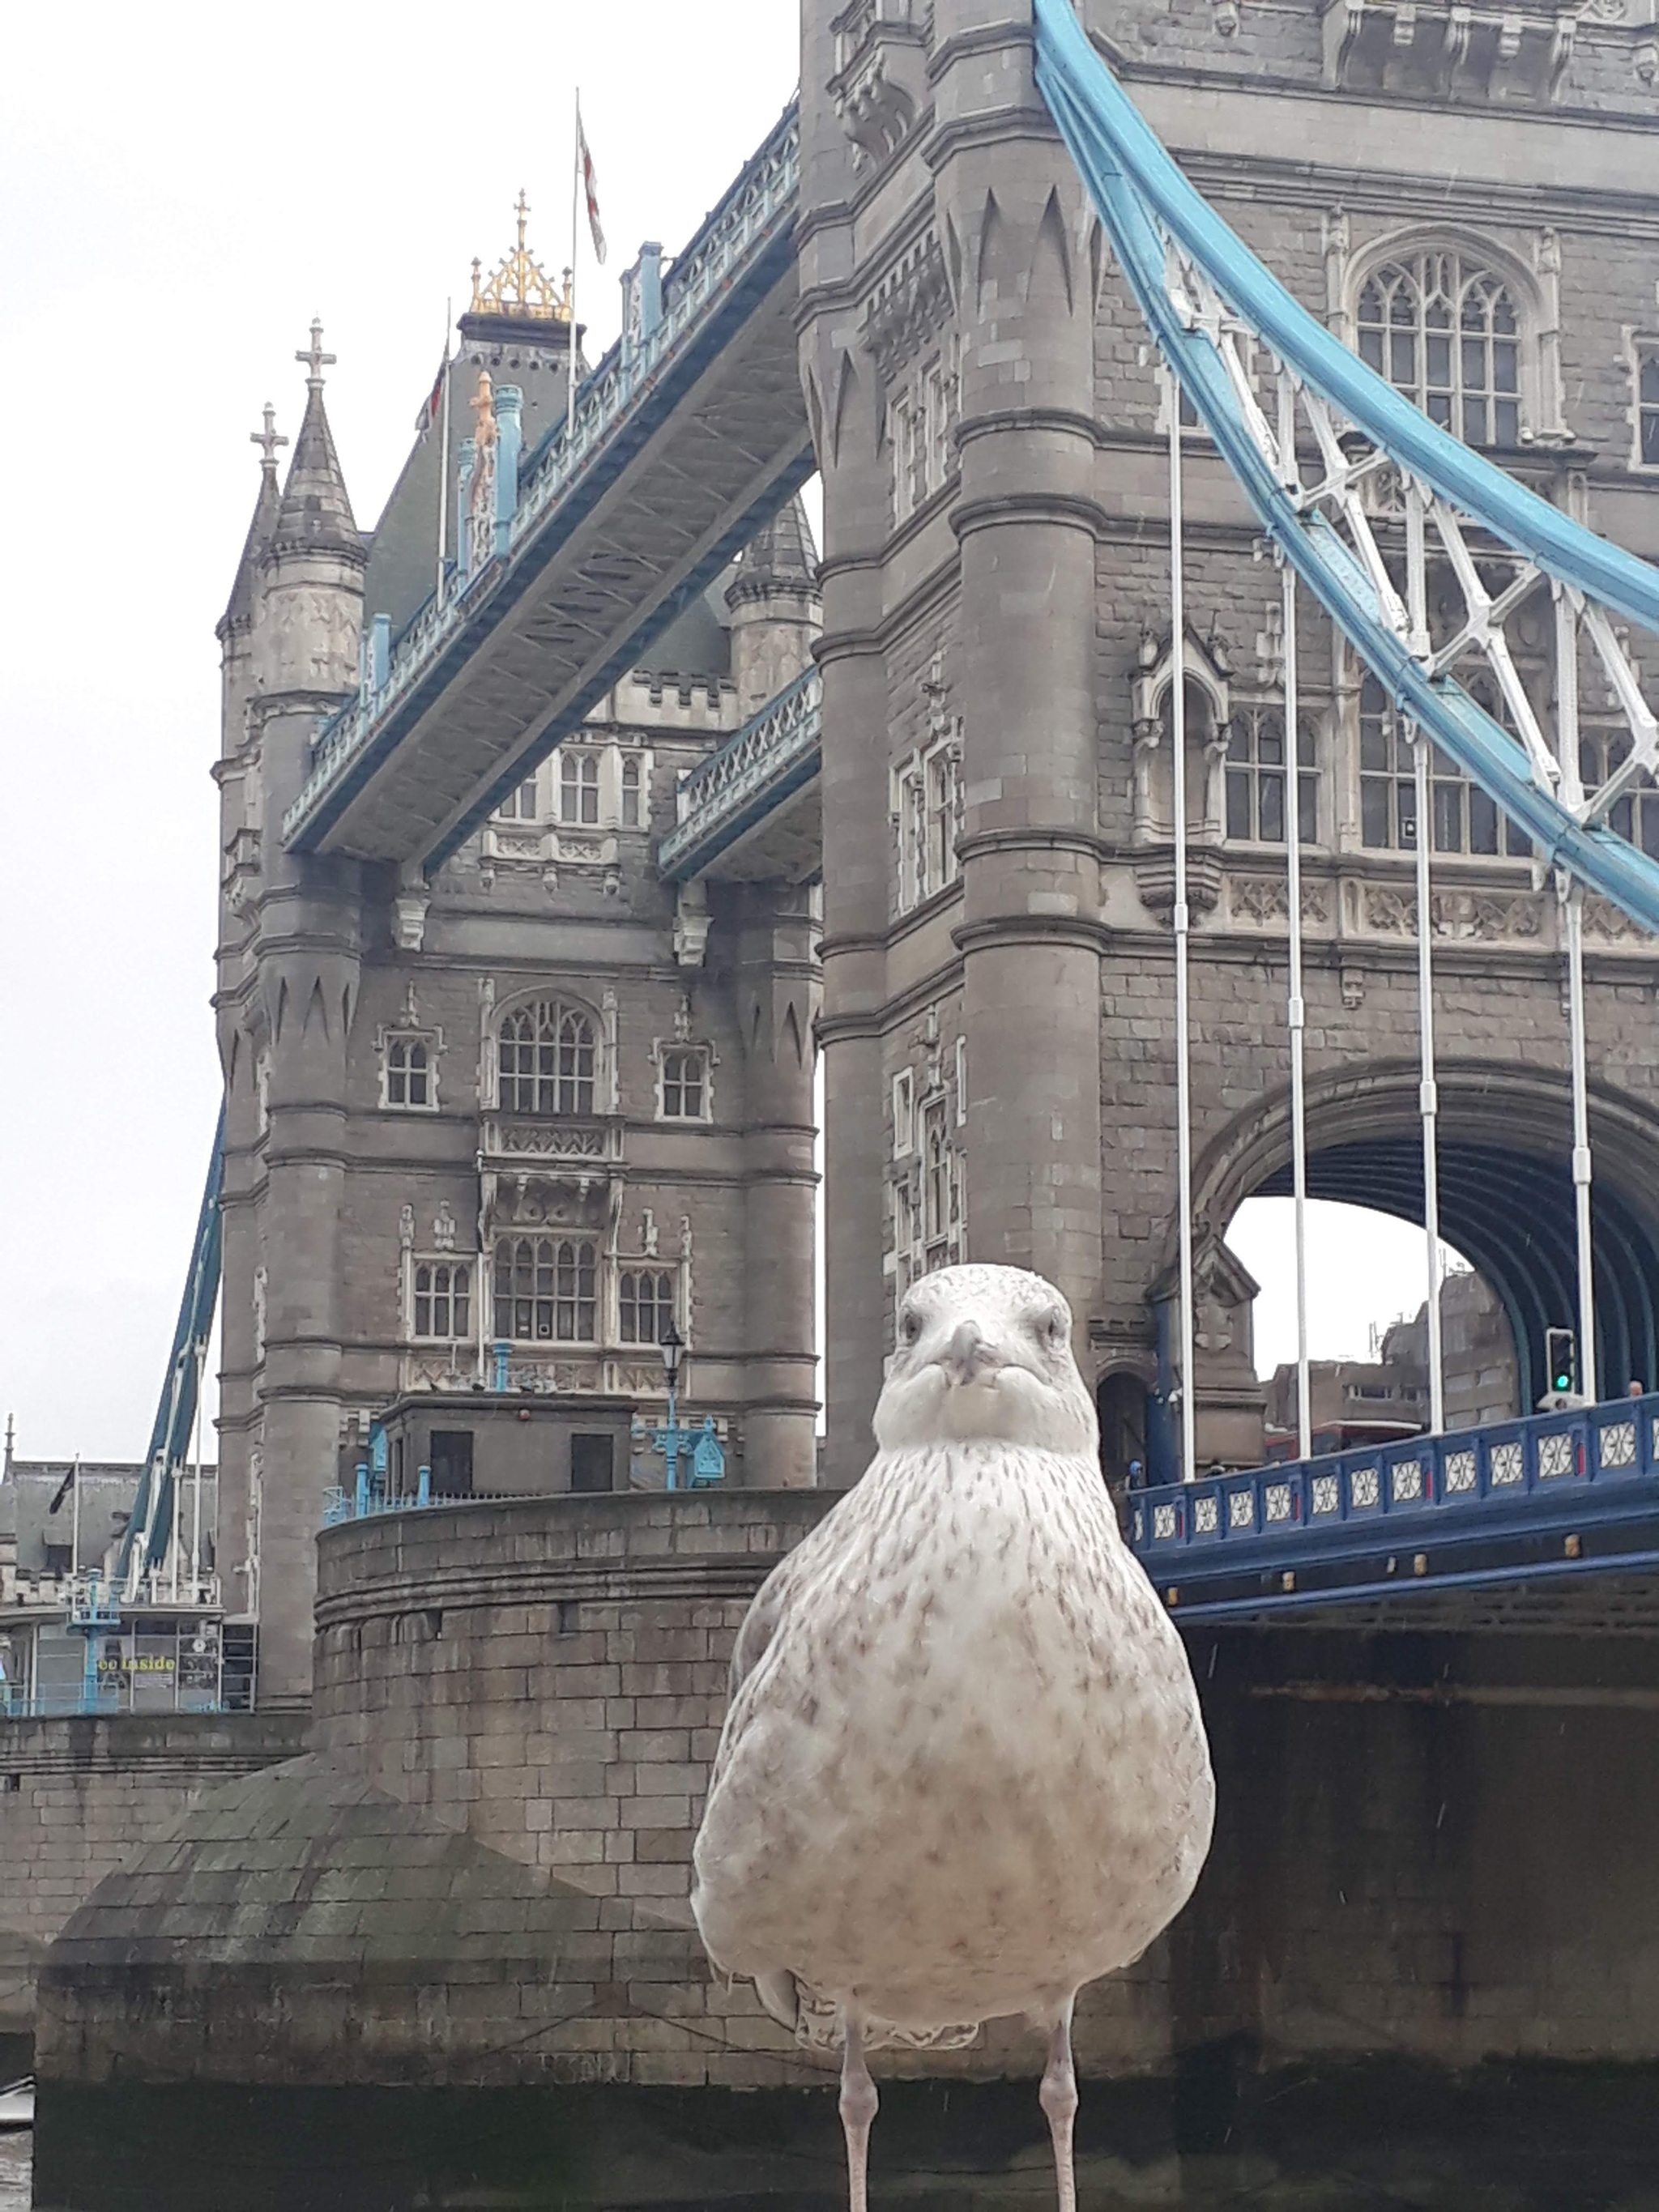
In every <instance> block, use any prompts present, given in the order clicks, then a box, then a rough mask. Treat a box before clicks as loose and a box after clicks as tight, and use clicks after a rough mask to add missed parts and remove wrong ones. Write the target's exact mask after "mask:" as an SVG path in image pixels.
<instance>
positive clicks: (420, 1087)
mask: <svg viewBox="0 0 1659 2212" xmlns="http://www.w3.org/2000/svg"><path fill="white" fill-rule="evenodd" d="M433 1103H435V1101H434V1098H433V1095H432V1056H431V1047H430V1046H429V1045H428V1042H427V1040H426V1039H425V1038H424V1037H423V1036H389V1037H388V1038H387V1039H386V1104H387V1105H388V1106H400V1107H402V1108H404V1109H405V1110H407V1109H423V1108H426V1107H429V1106H431V1105H432V1104H433Z"/></svg>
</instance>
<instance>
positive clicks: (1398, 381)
mask: <svg viewBox="0 0 1659 2212" xmlns="http://www.w3.org/2000/svg"><path fill="white" fill-rule="evenodd" d="M1357 321H1358V336H1359V354H1360V358H1361V359H1362V360H1363V361H1364V362H1365V363H1366V365H1367V367H1368V368H1374V369H1375V370H1376V373H1377V374H1378V375H1379V376H1385V377H1387V379H1388V380H1389V383H1390V384H1392V385H1393V386H1394V387H1395V390H1396V391H1397V392H1403V393H1404V394H1405V396H1406V398H1407V399H1410V400H1412V401H1413V402H1414V403H1415V404H1417V405H1418V406H1419V407H1420V408H1421V409H1422V410H1423V412H1424V413H1425V415H1426V416H1428V418H1429V420H1430V421H1431V422H1438V423H1439V424H1440V426H1441V428H1443V429H1446V430H1449V431H1450V432H1451V433H1452V435H1453V436H1454V437H1458V438H1462V440H1463V441H1464V443H1465V444H1466V445H1470V446H1515V445H1518V444H1519V443H1520V438H1521V346H1522V322H1521V314H1520V311H1519V309H1518V307H1516V301H1515V299H1514V296H1513V295H1512V294H1511V293H1510V289H1509V287H1508V286H1507V284H1506V283H1504V279H1503V278H1502V277H1501V276H1498V275H1497V274H1495V272H1494V271H1493V270H1490V269H1483V268H1481V267H1480V265H1479V264H1478V263H1476V262H1473V261H1466V260H1465V259H1464V258H1463V256H1462V254H1461V253H1459V252H1455V251H1454V250H1452V249H1450V248H1440V247H1431V248H1428V249H1426V250H1425V251H1423V252H1418V253H1412V254H1406V255H1402V256H1401V258H1399V259H1398V260H1395V261H1388V262H1385V263H1383V264H1382V266H1381V267H1379V268H1376V269H1374V270H1372V271H1371V273H1370V276H1368V277H1367V278H1366V279H1365V281H1364V284H1363V285H1362V286H1361V287H1360V290H1359V309H1358V318H1357Z"/></svg>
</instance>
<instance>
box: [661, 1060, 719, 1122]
mask: <svg viewBox="0 0 1659 2212" xmlns="http://www.w3.org/2000/svg"><path fill="white" fill-rule="evenodd" d="M662 1118H663V1120H664V1121H706V1120H707V1119H708V1054H707V1053H706V1052H705V1051H704V1050H703V1048H702V1046H701V1045H690V1046H687V1047H685V1048H682V1049H679V1050H677V1051H673V1052H665V1053H664V1054H663V1056H662Z"/></svg>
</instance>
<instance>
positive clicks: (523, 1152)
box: [489, 1121, 607, 1160]
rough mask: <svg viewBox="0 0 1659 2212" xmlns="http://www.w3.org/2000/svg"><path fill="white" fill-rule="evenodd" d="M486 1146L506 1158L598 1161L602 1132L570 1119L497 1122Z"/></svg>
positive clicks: (601, 1155)
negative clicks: (491, 1140) (491, 1138)
mask: <svg viewBox="0 0 1659 2212" xmlns="http://www.w3.org/2000/svg"><path fill="white" fill-rule="evenodd" d="M490 1133H491V1135H492V1136H493V1138H494V1140H495V1141H494V1142H493V1144H492V1145H491V1146H490V1147H489V1149H490V1150H491V1151H492V1152H496V1153H498V1154H501V1155H503V1156H505V1157H507V1158H514V1157H523V1158H531V1159H562V1160H602V1159H603V1158H605V1152H606V1150H607V1147H606V1144H605V1131H604V1130H603V1129H599V1128H592V1127H586V1126H585V1125H583V1124H582V1123H580V1122H573V1121H497V1122H495V1123H493V1124H492V1125H491V1131H490Z"/></svg>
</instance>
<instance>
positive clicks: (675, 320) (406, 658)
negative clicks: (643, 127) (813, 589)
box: [283, 101, 800, 843]
mask: <svg viewBox="0 0 1659 2212" xmlns="http://www.w3.org/2000/svg"><path fill="white" fill-rule="evenodd" d="M799 187H800V111H799V103H798V102H796V101H792V102H791V103H790V105H789V106H788V107H787V109H786V110H785V112H784V114H783V116H782V118H781V120H780V122H779V123H778V125H776V127H775V130H774V131H772V132H771V134H770V136H769V137H768V138H767V139H766V141H765V142H764V143H763V145H762V146H761V147H760V149H759V150H758V151H757V153H756V154H755V155H753V156H752V157H751V159H750V161H748V162H747V163H745V165H744V170H743V173H742V174H741V175H740V176H739V177H738V179H737V182H736V183H735V184H734V185H732V189H731V190H730V191H728V192H727V193H726V197H725V198H724V199H723V200H722V201H721V202H720V205H719V206H718V207H717V208H715V209H714V211H713V213H712V214H711V215H710V216H709V217H708V221H707V222H705V223H704V224H703V227H702V229H701V230H700V231H699V232H698V234H696V237H695V238H693V239H692V240H691V241H690V244H689V245H688V246H687V247H686V248H685V250H684V252H683V253H681V254H680V255H679V256H678V258H677V259H676V260H675V261H674V263H673V264H672V265H671V268H670V269H669V270H668V272H667V274H666V275H665V277H664V279H663V301H662V319H661V321H660V322H659V324H658V325H657V327H656V328H655V330H653V331H652V332H651V333H650V334H649V336H648V337H645V338H644V339H643V340H635V342H634V343H633V344H632V346H631V347H630V348H629V351H628V353H627V354H626V355H624V353H623V349H622V347H621V344H620V343H618V344H617V345H614V346H612V347H611V350H610V351H609V352H608V353H607V354H606V355H605V357H604V359H603V360H602V361H601V362H599V366H598V368H595V369H594V370H593V371H592V374H590V375H589V376H587V377H586V379H585V380H584V381H583V383H582V386H581V389H580V392H578V394H577V398H576V420H575V427H574V435H570V434H568V433H567V430H566V428H565V426H564V425H563V424H561V425H560V426H559V428H557V430H556V431H555V432H554V433H553V435H551V437H550V439H549V440H548V441H545V442H544V444H543V445H542V446H541V447H538V450H537V451H536V453H532V455H531V456H530V459H529V460H528V462H527V463H526V466H525V468H524V471H523V472H522V474H521V476H520V483H519V486H518V501H517V507H516V509H515V511H514V513H513V517H512V520H511V523H510V524H509V526H508V528H507V550H506V552H505V554H504V555H498V556H496V557H495V559H493V560H490V561H488V562H484V563H483V565H482V566H481V567H480V568H477V569H476V570H475V571H474V572H473V573H472V574H471V575H469V576H468V577H466V579H465V581H464V582H463V583H461V584H460V585H459V588H457V589H455V590H453V592H450V593H448V594H447V596H445V597H444V598H442V599H438V598H437V597H435V598H433V599H429V600H428V602H427V603H426V605H424V606H423V607H422V609H421V610H420V611H419V612H418V613H417V614H416V616H415V617H414V618H413V619H412V620H411V621H410V623H409V624H408V625H407V627H406V628H405V629H404V630H403V632H402V633H401V635H399V637H398V640H397V641H396V642H395V644H394V647H393V649H392V653H391V656H390V661H389V665H388V666H387V669H386V678H385V681H384V683H383V684H381V685H380V688H379V689H378V690H375V691H374V692H373V693H372V694H371V695H370V696H368V697H367V698H363V699H360V700H359V701H357V702H356V704H354V705H353V706H350V707H349V708H345V709H343V711H342V712H341V713H340V714H337V716H336V717H335V718H334V720H332V721H331V722H330V723H329V724H328V725H327V726H325V729H324V731H323V732H322V734H321V736H320V737H319V740H318V742H317V744H316V747H315V749H314V750H313V756H312V766H311V773H310V775H308V776H307V780H306V781H305V784H304V786H303V787H301V792H300V795H299V797H298V798H297V799H295V802H294V804H293V805H292V806H290V807H289V810H288V811H287V813H286V814H285V815H284V816H283V842H284V843H291V842H293V841H294V840H295V838H296V837H297V836H300V835H301V832H302V831H303V830H304V829H305V828H306V825H307V822H308V821H309V819H310V817H311V816H312V815H313V813H314V812H315V811H316V810H317V807H318V805H319V801H320V800H321V799H322V798H323V796H324V794H325V793H326V792H328V791H329V790H330V789H331V787H332V786H333V785H334V784H336V783H337V781H338V780H339V779H340V777H341V776H342V775H343V774H344V773H345V771H346V770H347V769H348V768H349V766H350V765H351V763H353V762H354V761H355V760H356V758H357V757H358V755H359V754H360V753H362V751H363V750H364V749H365V748H366V747H367V746H368V744H369V743H370V741H371V739H372V738H373V737H374V733H375V732H376V731H377V730H378V729H379V728H380V726H381V724H382V723H383V722H384V721H385V720H386V716H387V715H388V714H390V713H391V712H392V709H393V708H395V707H396V706H397V705H398V702H400V701H401V700H402V699H403V698H404V696H406V694H407V693H408V692H409V691H410V690H411V689H412V688H413V686H414V685H415V684H416V683H418V682H419V680H420V679H421V678H422V676H424V675H425V674H426V672H427V671H428V669H429V668H430V667H431V666H432V665H433V664H434V663H435V661H436V660H437V659H438V658H439V657H440V655H441V653H443V651H444V650H445V648H446V647H447V645H448V644H449V643H450V642H451V641H452V640H453V637H454V636H455V635H456V634H457V632H458V631H459V629H460V627H461V624H462V623H463V622H464V621H465V619H466V618H467V617H468V615H469V613H470V611H471V606H472V605H473V604H474V603H475V602H476V601H477V599H478V598H479V597H480V596H481V593H480V586H483V584H484V582H485V580H487V579H489V580H493V579H495V578H497V577H499V576H500V575H501V574H502V572H503V571H504V569H505V568H507V567H509V566H510V565H511V563H512V562H513V558H514V556H516V555H517V554H518V553H519V552H520V550H521V549H522V548H523V546H524V545H525V544H526V540H527V539H528V538H531V537H532V536H533V535H534V534H535V533H536V532H538V531H539V529H540V527H541V526H542V524H543V521H544V519H545V518H546V517H547V516H548V514H549V513H550V511H551V510H552V509H553V508H555V507H557V506H558V505H559V503H560V502H561V501H562V500H563V499H564V497H565V495H566V494H567V493H568V492H569V491H571V490H572V489H573V488H574V487H576V486H577V485H579V484H580V483H583V482H584V480H585V479H586V478H587V477H589V476H591V475H592V473H593V472H594V471H595V470H596V469H597V468H598V466H599V464H600V462H601V460H602V459H603V458H604V457H605V456H606V455H609V454H611V453H612V452H614V451H615V449H616V448H617V447H618V446H619V445H626V444H628V443H629V440H630V433H631V431H632V429H633V427H634V425H635V421H636V418H637V417H638V416H640V415H641V411H642V410H643V409H644V408H645V406H646V404H647V401H648V400H649V399H650V398H651V397H652V396H653V393H654V392H655V391H656V389H657V387H658V386H659V384H660V383H661V382H662V381H663V380H664V378H665V376H666V375H667V374H669V373H670V372H671V369H672V368H674V367H675V366H676V365H677V364H678V362H679V361H680V359H681V358H682V356H684V355H686V354H687V353H689V352H690V350H691V349H692V348H693V347H694V346H695V345H696V343H697V340H698V338H699V337H700V336H701V334H702V331H703V330H704V327H705V325H707V324H708V322H709V321H710V320H711V319H712V318H713V317H714V315H715V314H717V313H718V312H719V311H720V308H721V307H723V306H724V305H725V303H726V301H728V300H729V298H730V296H731V295H732V293H733V291H734V290H736V289H738V287H739V286H740V285H741V284H742V283H743V281H744V278H745V276H748V275H749V274H750V272H751V271H752V270H754V269H755V268H756V267H757V265H758V264H760V263H761V262H762V261H763V259H764V258H765V257H766V256H767V254H768V253H769V252H770V251H771V250H772V249H773V248H774V247H775V246H776V245H777V242H778V240H780V238H783V237H787V235H788V234H789V232H790V230H791V228H792V227H793V222H794V217H795V208H796V203H797V199H798V197H799Z"/></svg>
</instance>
